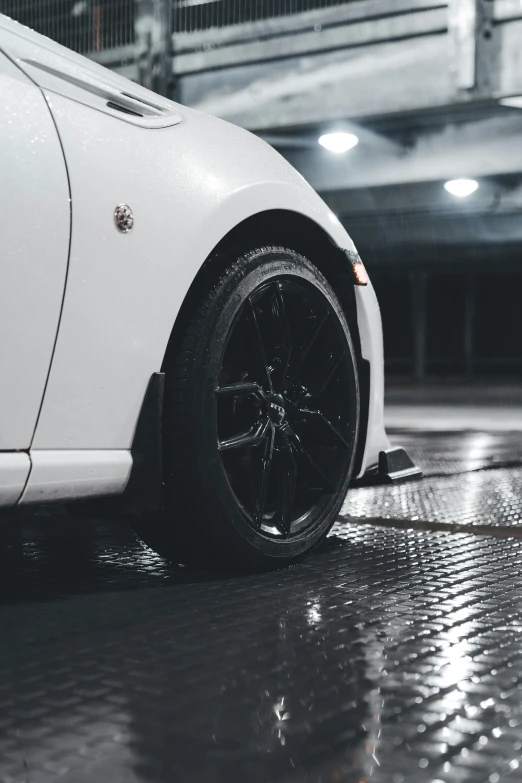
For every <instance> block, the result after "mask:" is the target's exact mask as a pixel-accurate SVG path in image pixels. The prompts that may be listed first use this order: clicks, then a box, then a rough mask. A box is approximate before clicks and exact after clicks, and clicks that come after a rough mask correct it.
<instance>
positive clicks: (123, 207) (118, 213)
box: [114, 204, 134, 234]
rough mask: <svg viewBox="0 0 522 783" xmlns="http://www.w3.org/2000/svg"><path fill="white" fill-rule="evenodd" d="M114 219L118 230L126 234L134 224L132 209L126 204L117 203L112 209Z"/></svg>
mask: <svg viewBox="0 0 522 783" xmlns="http://www.w3.org/2000/svg"><path fill="white" fill-rule="evenodd" d="M114 220H115V221H116V226H117V227H118V228H119V230H120V231H122V232H123V233H124V234H126V233H127V232H128V231H130V230H131V228H132V226H133V225H134V215H133V214H132V209H131V208H130V207H129V206H128V205H127V204H118V206H117V207H116V209H115V210H114Z"/></svg>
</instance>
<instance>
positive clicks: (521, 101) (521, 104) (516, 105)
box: [499, 95, 522, 109]
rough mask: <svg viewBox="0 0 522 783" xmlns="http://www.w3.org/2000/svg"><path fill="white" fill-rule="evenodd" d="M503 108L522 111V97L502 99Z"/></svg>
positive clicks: (513, 96) (514, 96) (515, 96)
mask: <svg viewBox="0 0 522 783" xmlns="http://www.w3.org/2000/svg"><path fill="white" fill-rule="evenodd" d="M499 103H500V104H501V105H502V106H511V107H512V108H513V109H522V95H512V96H511V98H501V100H500V101H499Z"/></svg>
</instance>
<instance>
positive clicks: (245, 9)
mask: <svg viewBox="0 0 522 783" xmlns="http://www.w3.org/2000/svg"><path fill="white" fill-rule="evenodd" d="M357 2H361V0H174V7H173V26H174V32H176V33H183V32H195V31H196V30H208V29H210V28H211V27H228V26H230V25H234V24H241V23H242V22H257V21H261V20H265V19H274V18H276V17H279V16H289V15H290V14H298V13H303V12H304V11H313V10H319V9H322V8H332V7H333V6H338V5H347V4H348V3H357Z"/></svg>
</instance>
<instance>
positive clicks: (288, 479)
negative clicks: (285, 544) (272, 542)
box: [275, 432, 297, 538]
mask: <svg viewBox="0 0 522 783" xmlns="http://www.w3.org/2000/svg"><path fill="white" fill-rule="evenodd" d="M278 440H279V445H280V446H281V447H282V448H280V450H279V451H278V475H277V478H278V482H277V515H276V519H275V524H276V526H277V528H278V529H279V531H280V532H281V533H282V535H283V536H284V537H285V538H287V536H288V535H289V533H290V528H291V526H292V511H293V510H294V505H295V490H296V483H297V465H296V462H295V457H294V455H293V452H292V447H291V445H290V441H289V439H288V437H287V435H286V433H285V432H281V433H280V435H279V438H278Z"/></svg>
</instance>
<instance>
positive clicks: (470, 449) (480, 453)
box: [463, 432, 495, 470]
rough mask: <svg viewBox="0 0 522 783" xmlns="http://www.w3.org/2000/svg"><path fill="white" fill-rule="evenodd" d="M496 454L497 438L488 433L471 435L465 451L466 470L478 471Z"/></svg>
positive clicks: (467, 440)
mask: <svg viewBox="0 0 522 783" xmlns="http://www.w3.org/2000/svg"><path fill="white" fill-rule="evenodd" d="M494 453H495V438H494V437H493V436H492V435H491V434H489V433H487V432H474V433H470V434H469V435H468V437H467V439H466V446H465V451H464V454H463V456H464V458H465V459H464V470H476V468H478V467H480V466H481V465H483V464H484V462H485V461H487V459H488V457H490V456H491V455H492V454H494Z"/></svg>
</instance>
